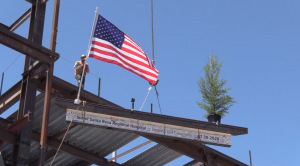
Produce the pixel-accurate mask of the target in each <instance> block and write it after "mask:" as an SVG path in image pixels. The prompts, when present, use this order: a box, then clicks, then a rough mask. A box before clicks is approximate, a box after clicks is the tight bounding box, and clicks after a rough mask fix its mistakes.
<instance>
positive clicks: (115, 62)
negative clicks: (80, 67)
mask: <svg viewBox="0 0 300 166" xmlns="http://www.w3.org/2000/svg"><path fill="white" fill-rule="evenodd" d="M89 57H91V58H95V59H98V60H100V61H104V62H108V63H113V64H116V65H118V66H120V67H122V68H124V69H126V70H128V71H130V72H132V73H134V74H136V75H138V76H140V77H142V78H144V79H145V80H147V81H149V82H150V83H151V84H155V83H156V81H154V80H152V79H149V78H148V77H145V76H144V75H141V74H139V73H137V72H135V71H133V70H131V69H129V68H127V67H125V66H124V65H123V64H121V63H119V62H117V61H114V60H110V59H106V58H103V57H99V56H96V55H93V54H91V55H90V56H89ZM155 78H157V76H156V77H155Z"/></svg>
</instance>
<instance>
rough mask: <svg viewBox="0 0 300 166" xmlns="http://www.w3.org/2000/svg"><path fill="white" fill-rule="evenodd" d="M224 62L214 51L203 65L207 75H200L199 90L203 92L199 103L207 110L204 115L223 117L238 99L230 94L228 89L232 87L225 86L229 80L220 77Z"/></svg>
mask: <svg viewBox="0 0 300 166" xmlns="http://www.w3.org/2000/svg"><path fill="white" fill-rule="evenodd" d="M223 63H224V62H220V63H219V61H218V57H217V56H214V55H213V53H212V55H210V57H209V61H208V62H207V63H206V65H205V66H204V67H203V69H204V71H205V77H204V78H203V77H200V80H199V81H198V85H199V92H200V93H201V94H202V102H197V104H198V105H199V106H200V107H201V108H202V109H204V110H205V111H206V112H207V114H205V115H204V117H208V116H209V115H213V114H217V115H220V116H222V117H223V116H225V113H228V110H229V108H230V107H231V106H232V105H233V104H234V103H236V101H234V100H233V98H232V97H231V96H230V95H228V91H229V90H231V88H223V87H224V85H225V84H226V83H227V80H224V79H219V76H220V71H221V67H222V65H223Z"/></svg>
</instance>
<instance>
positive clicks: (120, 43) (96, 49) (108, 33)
mask: <svg viewBox="0 0 300 166" xmlns="http://www.w3.org/2000/svg"><path fill="white" fill-rule="evenodd" d="M94 29H95V30H94V35H93V36H92V39H91V40H92V43H91V50H90V54H89V57H91V58H95V59H98V60H101V61H104V62H108V63H113V64H116V65H119V66H121V67H123V68H124V69H126V70H128V71H131V72H132V73H135V74H137V75H138V76H140V77H142V78H144V79H146V80H147V81H148V82H149V83H151V84H155V83H156V82H157V78H158V70H157V69H156V68H155V66H154V64H153V63H152V62H151V61H150V60H149V58H148V57H147V55H146V53H145V52H144V51H143V50H142V48H141V47H140V46H139V45H138V44H136V43H135V42H134V41H133V40H132V39H131V38H130V37H128V36H127V35H126V34H125V33H124V32H122V31H121V30H119V29H118V28H117V27H116V26H114V25H113V24H112V23H110V22H109V21H108V20H106V19H105V18H104V17H102V16H101V15H100V14H99V15H98V18H97V23H96V24H95V28H94Z"/></svg>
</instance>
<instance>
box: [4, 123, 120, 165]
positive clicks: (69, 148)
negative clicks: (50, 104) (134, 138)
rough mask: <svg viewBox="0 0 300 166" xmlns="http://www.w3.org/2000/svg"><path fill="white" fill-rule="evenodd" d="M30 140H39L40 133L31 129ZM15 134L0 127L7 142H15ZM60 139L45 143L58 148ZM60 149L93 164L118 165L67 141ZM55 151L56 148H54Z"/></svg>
mask: <svg viewBox="0 0 300 166" xmlns="http://www.w3.org/2000/svg"><path fill="white" fill-rule="evenodd" d="M31 136H32V140H34V141H35V142H40V137H41V135H40V134H39V133H38V132H36V131H32V135H31ZM15 137H16V134H15V133H13V132H10V131H8V130H6V129H4V128H2V127H0V139H2V140H5V141H6V142H8V143H11V144H14V143H16V142H15V139H14V138H15ZM60 143H61V142H60V141H59V140H56V139H53V138H48V141H47V145H48V146H50V147H51V148H54V149H58V147H59V145H60ZM60 150H61V151H63V152H65V153H68V154H70V155H74V156H76V157H78V158H80V159H82V160H85V161H87V162H90V163H94V164H98V165H101V166H120V164H118V163H115V162H108V161H107V159H106V158H104V157H101V156H98V155H96V154H94V153H91V152H89V151H86V150H83V149H80V148H78V147H76V146H73V145H70V144H67V143H63V144H62V146H61V148H60ZM55 152H56V150H55ZM53 154H55V153H54V151H51V153H49V154H48V157H49V158H50V157H51V156H53Z"/></svg>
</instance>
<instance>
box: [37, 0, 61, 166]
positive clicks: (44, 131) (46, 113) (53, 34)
mask: <svg viewBox="0 0 300 166" xmlns="http://www.w3.org/2000/svg"><path fill="white" fill-rule="evenodd" d="M59 5H60V0H55V2H54V12H53V21H52V32H51V42H50V50H52V51H55V48H56V37H57V25H58V15H59ZM53 69H54V60H53V59H52V60H51V64H50V67H49V69H48V72H47V81H46V89H45V100H44V111H43V121H42V128H41V141H40V145H41V156H40V162H39V165H40V166H43V165H44V163H45V156H46V152H47V135H48V123H49V112H50V100H51V89H52V77H53Z"/></svg>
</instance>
